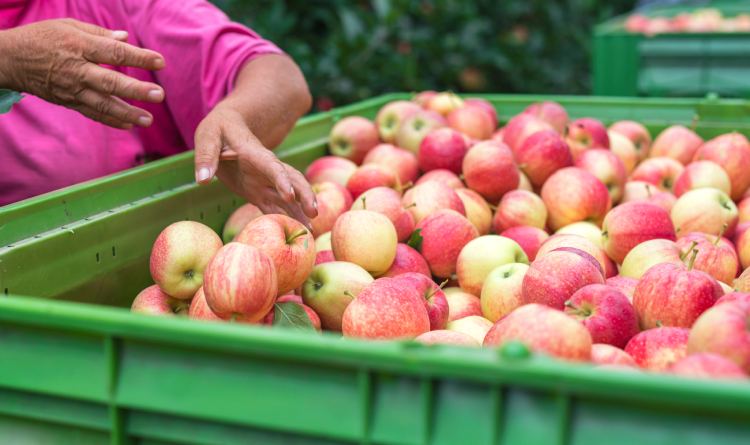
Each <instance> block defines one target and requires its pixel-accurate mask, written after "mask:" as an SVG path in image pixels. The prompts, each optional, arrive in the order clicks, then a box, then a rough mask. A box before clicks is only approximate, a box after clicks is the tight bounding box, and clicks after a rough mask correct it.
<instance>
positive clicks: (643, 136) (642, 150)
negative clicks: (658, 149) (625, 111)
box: [609, 121, 651, 172]
mask: <svg viewBox="0 0 750 445" xmlns="http://www.w3.org/2000/svg"><path fill="white" fill-rule="evenodd" d="M609 132H613V133H618V134H620V135H622V136H625V137H626V138H627V139H628V140H629V141H630V142H631V143H632V144H633V148H634V149H635V152H636V162H640V161H642V160H644V159H645V158H646V157H647V156H648V153H649V150H650V148H651V133H649V131H648V129H647V128H646V127H644V126H643V125H642V124H640V123H638V122H634V121H619V122H615V123H614V124H612V125H610V126H609ZM612 142H613V141H612V137H611V136H610V148H611V149H612V151H614V146H613V145H614V144H613V143H612ZM634 165H635V164H634ZM631 170H632V169H631ZM628 172H630V171H628Z"/></svg>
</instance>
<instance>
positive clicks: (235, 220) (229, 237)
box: [221, 203, 322, 244]
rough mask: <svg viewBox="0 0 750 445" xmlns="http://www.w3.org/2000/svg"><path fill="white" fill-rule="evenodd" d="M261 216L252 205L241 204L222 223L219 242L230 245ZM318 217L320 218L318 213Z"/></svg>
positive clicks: (261, 213) (257, 209) (258, 210)
mask: <svg viewBox="0 0 750 445" xmlns="http://www.w3.org/2000/svg"><path fill="white" fill-rule="evenodd" d="M318 205H320V203H318ZM261 216H263V212H261V211H260V209H259V208H257V207H255V206H254V205H252V204H243V205H241V206H239V207H237V210H235V211H234V212H232V214H231V215H229V219H228V220H227V222H226V223H224V229H223V230H222V231H221V240H222V241H223V242H224V244H226V243H231V242H232V241H233V240H234V238H235V237H236V236H237V234H238V233H240V232H242V229H244V228H245V226H246V225H247V224H248V223H249V222H250V221H252V220H254V219H255V218H259V217H261ZM318 216H320V211H318ZM321 233H322V232H321Z"/></svg>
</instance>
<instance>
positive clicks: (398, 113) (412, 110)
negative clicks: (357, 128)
mask: <svg viewBox="0 0 750 445" xmlns="http://www.w3.org/2000/svg"><path fill="white" fill-rule="evenodd" d="M420 111H422V107H421V106H419V104H416V103H414V102H411V101H408V100H396V101H393V102H388V103H387V104H385V105H383V107H382V108H381V109H380V111H378V115H377V116H376V117H375V125H376V126H377V128H378V134H379V135H380V139H382V140H383V142H386V143H388V144H392V143H394V142H396V132H397V131H398V127H399V126H400V125H401V123H402V122H403V121H405V120H406V119H408V118H410V117H411V116H414V115H415V114H417V113H419V112H420Z"/></svg>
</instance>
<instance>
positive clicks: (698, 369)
mask: <svg viewBox="0 0 750 445" xmlns="http://www.w3.org/2000/svg"><path fill="white" fill-rule="evenodd" d="M665 373H666V374H671V375H676V376H680V377H688V378H694V379H720V380H747V378H748V376H747V373H746V372H745V371H744V370H743V369H742V368H740V367H739V366H738V365H737V364H736V363H735V362H733V361H732V360H730V359H728V358H726V357H724V356H723V355H719V354H714V353H711V352H699V353H696V354H690V355H688V356H687V357H684V358H681V359H680V360H677V361H676V362H674V363H672V364H671V365H670V366H669V368H667V370H666V371H665Z"/></svg>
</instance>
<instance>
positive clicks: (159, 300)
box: [130, 284, 481, 317]
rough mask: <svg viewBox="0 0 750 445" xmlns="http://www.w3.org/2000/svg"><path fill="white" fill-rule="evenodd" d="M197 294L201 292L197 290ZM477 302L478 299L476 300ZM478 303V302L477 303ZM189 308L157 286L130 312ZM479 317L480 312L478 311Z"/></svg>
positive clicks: (174, 311) (164, 313)
mask: <svg viewBox="0 0 750 445" xmlns="http://www.w3.org/2000/svg"><path fill="white" fill-rule="evenodd" d="M198 292H201V293H202V291H201V290H200V289H198ZM477 300H478V299H477ZM477 303H479V301H477ZM189 308H190V300H180V299H178V298H174V297H170V296H169V295H167V294H166V293H164V291H163V290H161V288H160V287H159V286H157V285H155V284H154V285H153V286H149V287H147V288H145V289H143V290H142V291H141V292H140V293H139V294H138V295H137V296H136V297H135V300H133V304H132V305H131V306H130V312H133V313H136V314H146V315H161V316H167V317H173V316H175V315H182V316H185V315H187V314H188V309H189ZM480 315H481V311H480Z"/></svg>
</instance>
